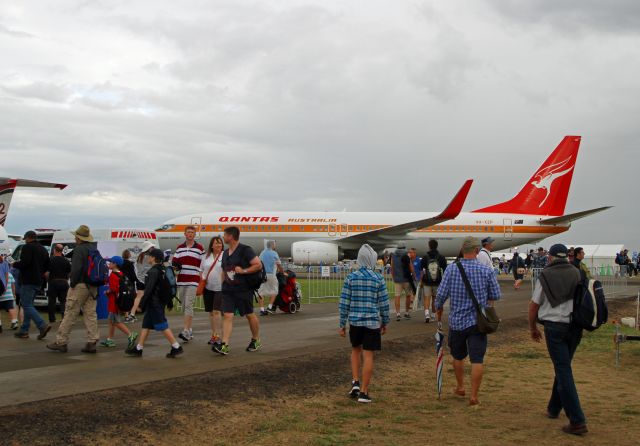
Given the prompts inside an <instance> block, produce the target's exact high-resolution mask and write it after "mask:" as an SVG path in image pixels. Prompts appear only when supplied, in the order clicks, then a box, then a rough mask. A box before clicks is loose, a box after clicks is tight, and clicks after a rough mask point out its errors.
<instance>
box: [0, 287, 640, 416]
mask: <svg viewBox="0 0 640 446" xmlns="http://www.w3.org/2000/svg"><path fill="white" fill-rule="evenodd" d="M500 282H501V287H502V291H503V299H502V301H501V302H500V303H499V304H498V306H497V308H498V312H499V314H500V317H501V318H503V319H516V318H526V317H527V316H526V315H527V305H528V301H529V299H530V296H531V288H530V282H528V281H525V282H524V283H523V288H522V289H521V290H520V291H514V290H513V288H512V283H513V282H512V281H506V280H501V281H500ZM636 292H637V287H635V290H634V289H631V288H630V291H629V293H628V294H627V295H633V294H634V293H636ZM413 316H414V317H413V319H412V320H409V321H404V320H403V321H401V322H396V321H395V320H392V322H391V324H390V327H389V331H388V333H387V335H386V336H385V338H384V339H397V338H402V337H405V336H409V335H414V334H420V333H424V334H425V339H426V340H427V342H430V343H431V342H433V336H432V334H433V333H434V332H435V329H436V325H435V324H434V323H430V324H425V323H424V319H423V317H422V311H416V312H414V313H413ZM105 322H106V321H101V322H100V332H101V334H102V335H103V336H104V335H105V334H106V332H107V327H106V324H105ZM260 322H261V330H262V333H261V338H262V341H263V345H264V347H263V349H262V350H260V351H258V352H255V353H248V352H245V350H244V349H245V347H246V345H247V343H248V341H249V338H250V336H249V329H248V326H247V322H246V320H245V319H244V318H242V319H240V318H236V321H235V323H234V332H233V335H232V338H231V342H230V345H231V354H230V355H228V356H224V357H222V356H220V355H218V354H215V353H213V352H212V351H211V349H210V346H208V345H207V340H208V338H209V334H210V331H209V327H208V320H207V318H206V316H205V314H204V313H200V314H197V315H196V318H195V320H194V336H195V339H194V341H192V342H189V343H188V344H184V349H185V353H184V355H182V356H181V357H179V358H176V359H167V358H165V354H166V353H167V352H168V351H169V346H168V344H167V342H166V340H165V339H164V337H162V335H161V334H159V333H153V334H152V335H151V337H150V339H149V341H148V343H147V344H146V345H145V349H144V356H143V357H142V358H131V357H126V356H125V355H124V353H123V349H124V346H125V344H126V338H125V337H124V335H123V334H122V333H119V332H118V333H117V334H116V337H115V341H116V342H117V343H118V347H117V348H113V349H107V348H104V347H99V349H98V353H97V354H95V355H87V354H83V353H81V352H80V349H81V348H82V346H83V345H84V342H85V338H84V336H85V330H84V325H83V323H82V322H81V321H80V320H78V321H77V322H76V324H75V326H74V330H73V333H72V336H71V342H70V344H69V352H68V353H57V352H52V351H49V350H47V349H46V348H45V345H46V343H47V342H52V341H53V340H54V339H55V330H56V329H57V325H58V324H55V326H54V329H53V330H52V331H51V333H49V335H48V336H47V338H46V340H44V341H37V340H36V338H35V330H33V331H34V333H33V334H32V337H31V338H30V339H28V340H22V339H16V338H14V337H13V332H11V331H10V330H5V331H4V333H3V334H1V335H0V386H2V392H1V393H0V406H8V405H13V404H20V403H26V402H31V401H39V400H44V399H50V398H57V397H63V396H68V395H74V394H78V393H83V392H91V391H96V390H103V389H110V388H115V387H120V386H125V385H135V384H140V383H145V382H151V381H157V380H164V379H176V378H180V377H183V376H188V375H193V374H199V373H209V372H210V373H215V371H216V370H222V369H230V368H234V367H242V366H245V365H250V364H257V363H267V362H269V361H286V360H287V358H291V357H295V356H300V355H306V354H309V353H315V352H321V351H327V350H331V349H336V348H347V347H348V341H347V340H345V339H342V338H340V337H339V336H338V334H337V325H338V309H337V304H336V303H326V304H314V305H303V307H302V311H301V312H300V313H298V314H295V315H287V314H282V313H278V314H276V315H273V316H267V317H262V318H261V319H260ZM169 324H170V326H171V328H172V329H173V331H174V332H175V333H177V332H178V331H179V330H180V329H181V327H182V317H180V316H171V317H170V318H169ZM139 326H140V323H139V322H138V323H136V324H133V327H135V328H134V329H136V330H138V331H139ZM130 327H131V326H130ZM492 336H500V334H499V333H498V334H495V335H492ZM490 342H491V341H490ZM383 348H384V346H383ZM383 354H384V353H383ZM347 360H348V358H347V357H346V356H345V361H347ZM300 373H313V371H312V370H301V371H300Z"/></svg>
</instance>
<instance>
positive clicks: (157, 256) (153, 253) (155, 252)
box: [147, 248, 164, 262]
mask: <svg viewBox="0 0 640 446" xmlns="http://www.w3.org/2000/svg"><path fill="white" fill-rule="evenodd" d="M147 254H148V255H150V256H151V257H153V258H154V259H156V262H163V261H164V253H163V252H162V251H160V250H159V249H158V248H153V249H152V250H151V251H149V252H148V253H147Z"/></svg>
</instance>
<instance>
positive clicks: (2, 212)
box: [0, 177, 67, 226]
mask: <svg viewBox="0 0 640 446" xmlns="http://www.w3.org/2000/svg"><path fill="white" fill-rule="evenodd" d="M16 187H45V188H54V189H60V190H62V189H64V188H65V187H67V185H66V184H58V183H46V182H44V181H33V180H24V179H21V178H4V177H0V226H4V224H5V221H6V220H7V214H8V213H9V205H10V204H11V198H12V197H13V192H14V191H15V190H16Z"/></svg>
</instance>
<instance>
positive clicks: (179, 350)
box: [167, 346, 184, 358]
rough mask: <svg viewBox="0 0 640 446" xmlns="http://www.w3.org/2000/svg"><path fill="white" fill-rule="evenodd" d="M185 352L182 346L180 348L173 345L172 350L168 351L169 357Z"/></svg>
mask: <svg viewBox="0 0 640 446" xmlns="http://www.w3.org/2000/svg"><path fill="white" fill-rule="evenodd" d="M183 353H184V350H183V349H182V346H180V347H178V348H173V346H172V347H171V351H170V352H169V353H167V358H175V357H176V356H178V355H181V354H183Z"/></svg>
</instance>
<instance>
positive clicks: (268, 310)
mask: <svg viewBox="0 0 640 446" xmlns="http://www.w3.org/2000/svg"><path fill="white" fill-rule="evenodd" d="M267 314H276V309H275V308H269V307H267Z"/></svg>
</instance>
